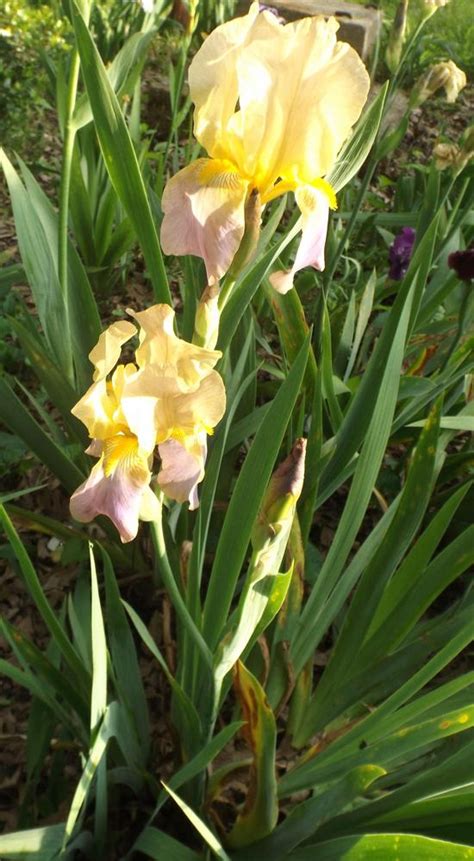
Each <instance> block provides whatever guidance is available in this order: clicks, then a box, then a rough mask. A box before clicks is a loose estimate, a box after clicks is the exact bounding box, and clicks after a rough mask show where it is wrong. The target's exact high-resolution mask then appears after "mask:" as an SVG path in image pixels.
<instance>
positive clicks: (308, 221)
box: [270, 185, 329, 293]
mask: <svg viewBox="0 0 474 861" xmlns="http://www.w3.org/2000/svg"><path fill="white" fill-rule="evenodd" d="M295 197H296V202H297V204H298V206H299V208H300V210H301V215H302V222H303V225H302V229H303V232H302V236H301V241H300V244H299V247H298V250H297V252H296V257H295V262H294V263H293V266H292V267H291V269H288V270H286V271H284V270H280V271H279V272H274V273H273V274H272V275H270V283H271V285H272V287H274V289H275V290H276V291H277V292H278V293H288V290H291V288H292V287H293V279H294V277H295V275H296V273H297V272H299V271H300V269H304V267H305V266H313V267H314V268H315V269H317V270H319V271H320V272H321V271H322V270H323V269H324V246H325V244H326V235H327V231H328V219H329V201H328V198H327V195H326V194H324V192H322V191H319V189H316V188H312V187H311V186H307V185H306V186H301V187H300V188H298V189H297V190H296V192H295Z"/></svg>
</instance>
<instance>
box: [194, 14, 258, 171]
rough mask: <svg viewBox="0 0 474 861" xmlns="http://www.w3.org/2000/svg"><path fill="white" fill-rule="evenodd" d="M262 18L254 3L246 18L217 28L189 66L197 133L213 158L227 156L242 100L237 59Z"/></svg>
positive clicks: (228, 22) (195, 132)
mask: <svg viewBox="0 0 474 861" xmlns="http://www.w3.org/2000/svg"><path fill="white" fill-rule="evenodd" d="M259 17H261V16H259V10H258V3H253V4H252V6H251V7H250V10H249V12H248V14H247V15H245V16H243V17H241V18H234V19H233V20H232V21H227V22H226V23H225V24H221V25H220V26H219V27H216V29H215V30H213V32H212V33H210V34H209V36H208V37H207V39H206V40H205V41H204V43H203V44H202V45H201V47H200V49H199V51H198V52H197V54H196V55H195V57H194V58H193V61H192V63H191V65H190V67H189V91H190V95H191V99H192V101H193V102H194V105H195V111H194V134H195V136H196V138H197V139H198V141H199V142H200V143H201V144H202V146H203V147H204V149H205V150H206V151H207V152H208V153H209V155H211V156H213V158H226V157H227V151H228V150H227V141H226V138H227V124H228V122H229V120H230V118H231V117H232V116H233V114H234V113H235V109H236V104H237V101H238V98H239V90H238V81H237V73H236V65H237V59H238V56H239V52H240V51H241V49H242V46H243V45H244V44H245V43H246V42H247V41H248V40H249V39H251V37H252V29H253V27H254V25H255V24H256V22H257V21H258V19H259Z"/></svg>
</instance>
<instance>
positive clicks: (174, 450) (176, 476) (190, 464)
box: [158, 433, 207, 511]
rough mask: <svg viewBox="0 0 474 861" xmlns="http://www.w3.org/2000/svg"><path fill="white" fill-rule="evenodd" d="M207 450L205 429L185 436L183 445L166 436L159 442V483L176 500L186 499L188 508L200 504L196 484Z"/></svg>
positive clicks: (202, 476)
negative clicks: (194, 434) (191, 438)
mask: <svg viewBox="0 0 474 861" xmlns="http://www.w3.org/2000/svg"><path fill="white" fill-rule="evenodd" d="M206 450H207V447H206V434H205V433H201V434H198V435H197V436H196V438H195V440H192V441H190V440H188V441H187V443H186V445H185V444H184V443H181V442H178V441H177V440H175V439H169V440H167V441H166V442H164V443H162V444H161V445H159V446H158V451H159V454H160V457H161V463H162V466H161V470H160V472H159V473H158V484H159V485H160V487H161V489H162V490H163V492H164V493H165V494H166V496H169V497H170V498H171V499H174V500H176V502H189V508H190V510H191V511H193V510H194V509H195V508H197V507H198V505H199V500H198V494H197V486H198V484H199V482H200V481H202V479H203V478H204V463H205V460H206Z"/></svg>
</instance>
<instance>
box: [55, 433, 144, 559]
mask: <svg viewBox="0 0 474 861" xmlns="http://www.w3.org/2000/svg"><path fill="white" fill-rule="evenodd" d="M150 479H151V472H150V470H149V468H148V459H147V457H146V456H145V455H144V454H143V453H142V452H141V451H140V450H139V448H138V445H137V441H136V439H135V438H132V437H125V436H123V435H118V436H117V437H114V438H112V439H111V440H106V442H105V444H104V452H103V454H102V456H101V458H100V460H99V462H98V463H96V465H95V466H94V467H93V469H92V471H91V473H90V475H89V478H87V479H86V481H85V482H83V484H81V485H80V487H78V488H77V490H76V491H75V492H74V493H73V495H72V497H71V501H70V511H71V514H72V516H73V517H74V519H75V520H78V521H79V522H81V523H89V521H91V520H93V519H94V517H97V516H98V515H99V514H104V515H105V516H106V517H109V518H110V520H111V521H112V523H114V524H115V526H116V527H117V530H118V532H119V534H120V538H121V540H122V542H123V543H126V542H128V541H132V540H133V539H134V538H135V536H136V534H137V531H138V520H139V516H140V510H141V506H142V500H143V496H144V494H145V492H146V489H147V487H148V485H149V483H150Z"/></svg>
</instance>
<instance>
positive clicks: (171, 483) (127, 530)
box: [71, 305, 225, 541]
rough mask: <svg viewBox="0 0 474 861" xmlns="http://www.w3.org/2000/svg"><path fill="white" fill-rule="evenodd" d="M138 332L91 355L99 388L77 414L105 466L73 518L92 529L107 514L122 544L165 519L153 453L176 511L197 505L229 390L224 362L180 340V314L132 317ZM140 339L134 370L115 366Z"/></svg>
mask: <svg viewBox="0 0 474 861" xmlns="http://www.w3.org/2000/svg"><path fill="white" fill-rule="evenodd" d="M129 314H131V316H132V317H134V318H135V320H136V321H137V323H138V324H139V327H140V328H139V332H138V333H137V329H136V327H135V325H134V324H133V323H131V322H128V321H125V320H123V321H120V322H117V323H113V324H112V325H111V326H109V328H108V329H107V330H106V331H105V332H103V333H102V335H101V336H100V338H99V341H98V343H97V345H96V346H95V347H94V349H93V350H92V351H91V353H90V356H89V358H90V360H91V362H92V363H93V365H94V368H95V370H94V374H93V384H92V386H91V387H90V388H89V390H88V391H87V392H86V394H85V395H84V396H83V397H82V398H81V400H80V401H79V402H78V403H77V404H76V406H75V407H74V408H73V410H72V412H73V414H74V415H75V416H76V417H77V418H78V419H80V420H81V421H82V422H83V423H84V425H85V426H86V428H87V430H88V432H89V436H90V437H91V439H92V442H91V445H90V446H89V448H88V449H87V451H88V453H89V454H92V455H94V456H96V457H99V461H98V463H97V464H96V465H95V466H94V467H93V469H92V471H91V474H90V476H89V478H88V479H87V480H86V481H85V482H84V483H83V484H82V485H81V486H80V487H79V488H78V489H77V490H76V492H75V493H74V494H73V496H72V498H71V513H72V515H73V517H75V518H76V520H79V521H84V522H88V521H90V520H92V519H93V518H94V517H95V516H96V515H98V514H105V515H106V516H108V517H110V519H111V520H112V521H113V522H114V523H115V525H116V527H117V529H118V531H119V533H120V536H121V539H122V541H131V540H132V539H133V538H134V537H135V535H136V533H137V529H138V520H139V519H141V520H153V519H154V518H155V517H157V516H158V505H157V500H156V497H155V494H154V493H153V491H152V490H151V488H150V481H151V477H152V466H153V456H154V450H155V446H158V453H159V455H160V458H161V469H160V471H159V473H158V478H157V481H158V484H159V485H160V487H161V488H162V490H163V491H164V493H165V494H166V495H167V496H169V497H170V498H171V499H175V500H177V501H178V502H185V501H186V500H188V501H189V502H190V507H191V508H195V507H196V506H197V505H198V496H197V485H198V484H199V482H200V481H202V478H203V476H204V464H205V459H206V439H207V434H209V433H212V431H213V428H214V427H215V426H216V424H217V423H218V422H219V421H220V419H221V418H222V415H223V413H224V410H225V390H224V385H223V382H222V379H221V377H220V376H219V374H218V373H217V372H216V371H214V370H213V368H214V365H215V364H216V362H217V361H218V359H219V358H220V356H221V353H220V352H218V351H216V350H206V349H203V348H201V347H197V346H195V345H194V344H188V343H187V342H186V341H183V340H181V339H180V338H178V337H177V336H176V335H175V333H174V329H173V324H174V311H173V310H172V308H170V307H169V306H168V305H155V306H153V307H152V308H149V309H148V310H146V311H142V312H140V313H135V312H134V311H129ZM137 334H138V335H139V345H138V347H137V349H136V351H135V362H129V363H126V364H117V363H118V361H119V358H120V356H121V352H122V348H123V345H124V344H126V343H127V342H128V341H129V340H130V339H131V338H132V337H134V336H136V335H137Z"/></svg>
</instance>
